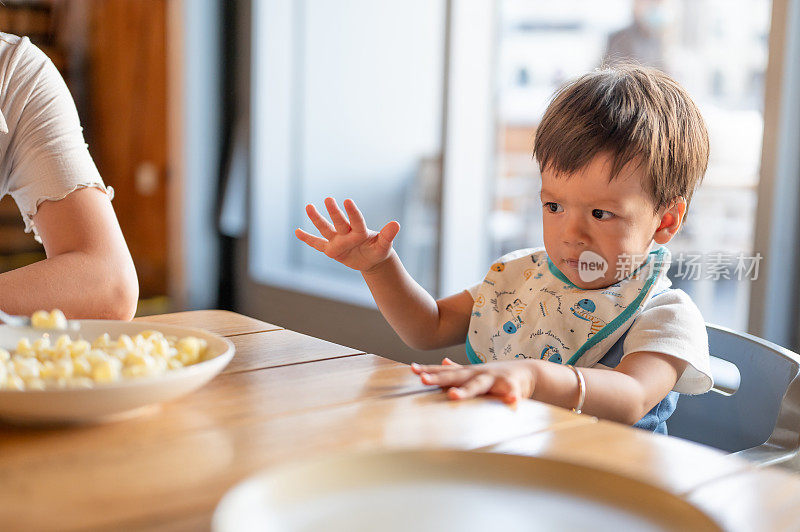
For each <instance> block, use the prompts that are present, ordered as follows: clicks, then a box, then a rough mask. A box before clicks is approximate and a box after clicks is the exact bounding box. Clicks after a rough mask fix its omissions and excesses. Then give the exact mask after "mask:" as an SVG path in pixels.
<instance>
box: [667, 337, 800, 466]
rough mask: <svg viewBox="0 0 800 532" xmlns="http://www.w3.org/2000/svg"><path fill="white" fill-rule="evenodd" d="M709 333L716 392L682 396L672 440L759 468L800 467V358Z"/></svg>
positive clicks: (757, 342)
mask: <svg viewBox="0 0 800 532" xmlns="http://www.w3.org/2000/svg"><path fill="white" fill-rule="evenodd" d="M706 330H707V331H708V344H709V350H710V352H711V371H712V374H713V375H714V388H713V389H712V390H711V391H710V392H708V393H706V394H703V395H681V397H680V399H679V400H678V406H677V408H676V410H675V412H674V413H673V414H672V416H670V418H669V420H668V421H667V429H668V431H669V434H670V435H671V436H677V437H679V438H684V439H687V440H691V441H694V442H698V443H703V444H705V445H709V446H711V447H716V448H717V449H721V450H723V451H727V452H729V453H736V454H737V455H739V456H742V457H744V458H746V459H748V460H751V461H754V462H757V463H759V464H764V465H766V464H775V463H780V462H786V461H791V462H792V463H794V462H796V461H798V458H797V453H798V449H799V448H800V377H798V375H799V374H800V355H798V354H797V353H794V352H792V351H789V350H788V349H785V348H783V347H781V346H779V345H776V344H773V343H772V342H768V341H766V340H763V339H761V338H758V337H756V336H752V335H749V334H743V333H737V332H734V331H732V330H730V329H726V328H723V327H718V326H716V325H708V324H707V325H706Z"/></svg>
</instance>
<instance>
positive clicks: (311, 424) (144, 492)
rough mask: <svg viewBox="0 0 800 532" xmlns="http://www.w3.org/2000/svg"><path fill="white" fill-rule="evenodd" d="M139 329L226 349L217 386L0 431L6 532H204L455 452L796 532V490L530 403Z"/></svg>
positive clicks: (703, 452)
mask: <svg viewBox="0 0 800 532" xmlns="http://www.w3.org/2000/svg"><path fill="white" fill-rule="evenodd" d="M142 321H152V322H156V323H170V324H180V325H185V326H194V327H202V328H205V329H208V330H210V331H212V332H216V333H218V334H221V335H224V336H227V337H229V338H230V339H231V341H233V343H234V344H235V345H236V356H235V357H234V358H233V360H232V361H231V363H230V365H229V366H228V367H227V368H226V370H225V371H224V372H223V374H222V375H220V376H218V377H217V378H216V379H214V380H213V381H211V382H210V383H209V384H208V385H206V386H205V387H204V388H202V389H200V390H198V391H197V392H195V393H193V394H190V395H188V396H186V397H184V398H182V399H179V400H177V401H174V402H172V403H168V404H165V405H163V406H162V407H160V408H158V409H154V411H153V412H152V413H149V414H148V415H144V416H141V417H138V418H134V419H130V420H127V421H120V422H116V423H110V424H105V425H94V426H79V427H69V428H58V429H55V428H51V429H25V428H17V427H11V426H0V489H1V490H2V494H3V495H2V499H1V500H2V502H0V529H3V530H19V529H22V530H29V529H47V530H52V529H71V530H74V529H97V528H101V529H102V528H107V529H125V530H139V529H148V530H204V529H208V527H209V523H210V519H211V515H212V513H213V511H214V508H215V506H216V504H217V503H218V501H219V499H220V498H221V497H222V495H223V494H224V493H225V492H226V491H227V490H228V489H229V488H230V487H231V486H233V485H234V484H236V483H237V482H239V481H240V480H242V479H243V478H245V477H247V476H249V475H251V474H252V473H254V472H255V471H257V470H259V469H261V468H264V467H267V466H272V465H275V464H281V463H285V462H287V461H291V460H297V459H302V458H307V457H309V456H313V455H319V454H324V453H330V452H334V451H341V450H354V449H395V448H419V447H426V448H458V449H480V450H489V451H498V452H511V453H518V454H526V455H532V456H543V457H550V458H557V459H563V460H568V461H571V462H574V463H578V464H587V465H591V466H594V467H597V468H601V469H605V470H608V471H612V472H615V473H619V474H623V475H626V476H629V477H632V478H635V479H638V480H642V481H645V482H648V483H650V484H653V485H655V486H658V487H661V488H663V489H665V490H667V491H669V492H671V493H674V494H676V495H678V496H680V497H683V498H685V499H687V500H689V501H691V502H693V503H694V504H696V505H697V506H699V507H700V508H702V509H704V510H705V511H706V512H708V513H709V514H710V515H711V516H713V517H714V518H715V519H717V520H718V521H719V522H720V523H721V524H722V525H723V526H724V527H725V528H728V529H731V530H800V480H799V479H798V477H796V476H794V475H790V474H788V473H784V472H782V471H777V470H765V469H756V468H754V467H753V466H751V465H750V464H749V463H747V462H745V461H743V460H740V459H736V458H733V457H730V456H726V455H724V454H723V453H721V452H718V451H716V450H713V449H710V448H707V447H703V446H699V445H695V444H692V443H689V442H685V441H682V440H678V439H675V438H670V437H665V436H659V435H653V434H649V433H646V432H644V431H641V430H638V429H633V428H630V427H625V426H622V425H619V424H616V423H611V422H606V421H598V420H597V419H595V418H592V417H589V416H585V415H576V414H573V413H571V412H569V411H567V410H564V409H561V408H556V407H552V406H549V405H545V404H543V403H538V402H535V401H524V402H523V403H522V404H521V405H520V406H519V407H518V408H517V409H516V410H512V409H510V408H509V407H507V406H504V405H503V404H501V403H499V402H497V401H494V400H490V399H483V398H481V399H475V400H470V401H464V402H460V403H457V402H450V401H448V400H447V399H446V398H445V397H444V395H443V394H442V393H440V392H439V391H438V390H436V389H431V388H428V387H424V386H422V385H421V384H420V383H419V380H418V379H417V378H416V376H414V375H413V374H412V373H411V371H410V370H409V368H408V367H407V366H406V365H404V364H399V363H396V362H393V361H391V360H388V359H385V358H382V357H379V356H376V355H371V354H366V353H362V352H359V351H357V350H355V349H350V348H347V347H343V346H340V345H336V344H332V343H330V342H326V341H323V340H318V339H316V338H311V337H309V336H304V335H302V334H299V333H296V332H292V331H288V330H285V329H282V328H281V327H278V326H275V325H270V324H268V323H264V322H261V321H258V320H255V319H252V318H248V317H245V316H241V315H238V314H234V313H231V312H226V311H197V312H182V313H176V314H168V315H163V316H155V317H147V318H143V319H142Z"/></svg>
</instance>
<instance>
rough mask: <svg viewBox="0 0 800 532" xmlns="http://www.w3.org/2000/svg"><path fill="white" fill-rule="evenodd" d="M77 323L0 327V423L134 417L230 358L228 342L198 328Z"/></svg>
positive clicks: (195, 385) (189, 388)
mask: <svg viewBox="0 0 800 532" xmlns="http://www.w3.org/2000/svg"><path fill="white" fill-rule="evenodd" d="M39 323H40V324H43V325H42V326H44V327H50V326H54V325H58V320H53V321H47V320H41V321H39ZM34 324H36V321H34ZM78 324H79V326H80V329H79V330H59V329H35V328H15V327H8V326H5V325H0V419H3V420H6V421H12V422H17V423H81V422H96V421H104V420H107V419H110V418H117V417H119V416H120V415H133V414H135V411H137V410H138V409H140V408H142V407H145V406H148V405H153V404H157V403H162V402H164V401H168V400H171V399H174V398H177V397H180V396H181V395H184V394H187V393H189V392H191V391H193V390H195V389H197V388H199V387H201V386H203V385H204V384H205V383H207V382H208V381H209V380H211V379H212V378H213V377H214V376H216V375H217V374H218V373H220V372H221V371H222V370H223V369H224V368H225V366H226V365H227V364H228V362H230V360H231V358H232V357H233V354H234V347H233V344H232V343H231V342H230V340H228V339H226V338H223V337H221V336H218V335H216V334H212V333H209V332H207V331H204V330H201V329H194V328H188V327H178V326H173V325H161V324H154V323H145V322H125V321H110V320H79V321H78Z"/></svg>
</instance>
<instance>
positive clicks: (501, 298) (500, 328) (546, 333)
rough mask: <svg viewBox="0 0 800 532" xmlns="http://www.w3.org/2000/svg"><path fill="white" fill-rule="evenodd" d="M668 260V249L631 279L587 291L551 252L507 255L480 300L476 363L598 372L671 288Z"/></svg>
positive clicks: (473, 345) (474, 324)
mask: <svg viewBox="0 0 800 532" xmlns="http://www.w3.org/2000/svg"><path fill="white" fill-rule="evenodd" d="M669 258H670V255H669V251H667V249H666V248H663V247H661V248H658V249H656V250H654V251H652V252H650V253H649V255H648V257H647V260H646V261H645V263H644V264H642V266H640V267H639V268H638V269H637V271H636V272H634V273H633V274H631V275H630V276H629V277H628V278H626V279H624V280H622V281H620V282H618V283H616V284H613V285H611V286H608V287H606V288H599V289H594V290H584V289H582V288H578V287H577V286H575V285H573V284H572V283H571V282H570V281H569V279H567V277H566V276H565V275H564V274H563V273H561V272H560V271H559V270H558V269H557V268H556V266H555V265H554V264H553V263H552V262H551V261H550V259H549V258H548V257H547V253H546V252H545V250H544V248H538V249H523V250H519V251H515V252H513V253H509V254H508V255H505V256H504V257H502V258H501V259H500V260H499V261H498V262H496V263H495V264H493V265H492V268H491V269H490V270H489V273H487V274H486V277H485V278H484V280H483V283H482V284H481V286H480V288H479V289H478V292H477V294H476V295H475V303H474V305H473V307H472V317H471V318H470V323H469V333H468V334H467V356H468V357H469V360H470V362H472V363H473V364H477V363H481V362H487V361H492V360H511V359H515V358H516V359H522V358H538V359H543V360H549V361H551V362H556V363H558V364H562V363H563V364H572V365H574V366H583V367H590V366H593V365H594V364H595V363H597V361H599V360H600V359H601V358H602V357H603V355H604V354H605V353H606V352H607V351H608V350H609V349H610V348H611V346H613V345H614V344H615V343H616V341H617V340H619V339H620V337H621V336H622V335H623V334H625V332H626V331H627V330H628V328H629V327H630V326H631V324H632V323H633V320H634V319H635V318H636V316H637V315H638V314H639V312H640V311H641V309H642V308H643V307H644V305H645V304H646V303H647V301H648V300H649V299H650V297H652V296H653V295H654V294H656V293H660V292H661V291H663V290H664V289H666V288H668V287H669V285H670V284H671V283H670V281H669V279H668V278H667V270H668V269H669V262H670V261H669Z"/></svg>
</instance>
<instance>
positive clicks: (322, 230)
mask: <svg viewBox="0 0 800 532" xmlns="http://www.w3.org/2000/svg"><path fill="white" fill-rule="evenodd" d="M306 214H308V219H309V220H311V223H312V224H314V227H316V228H317V231H319V234H321V235H322V236H323V237H325V238H327V239H328V240H330V239H331V238H332V237H333V236H334V235H336V231H335V230H334V229H333V226H332V225H331V223H330V222H329V221H328V220H326V219H325V217H324V216H322V215H321V214H320V213H319V211H318V210H317V208H316V207H315V206H314V205H312V204H308V205H306Z"/></svg>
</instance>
